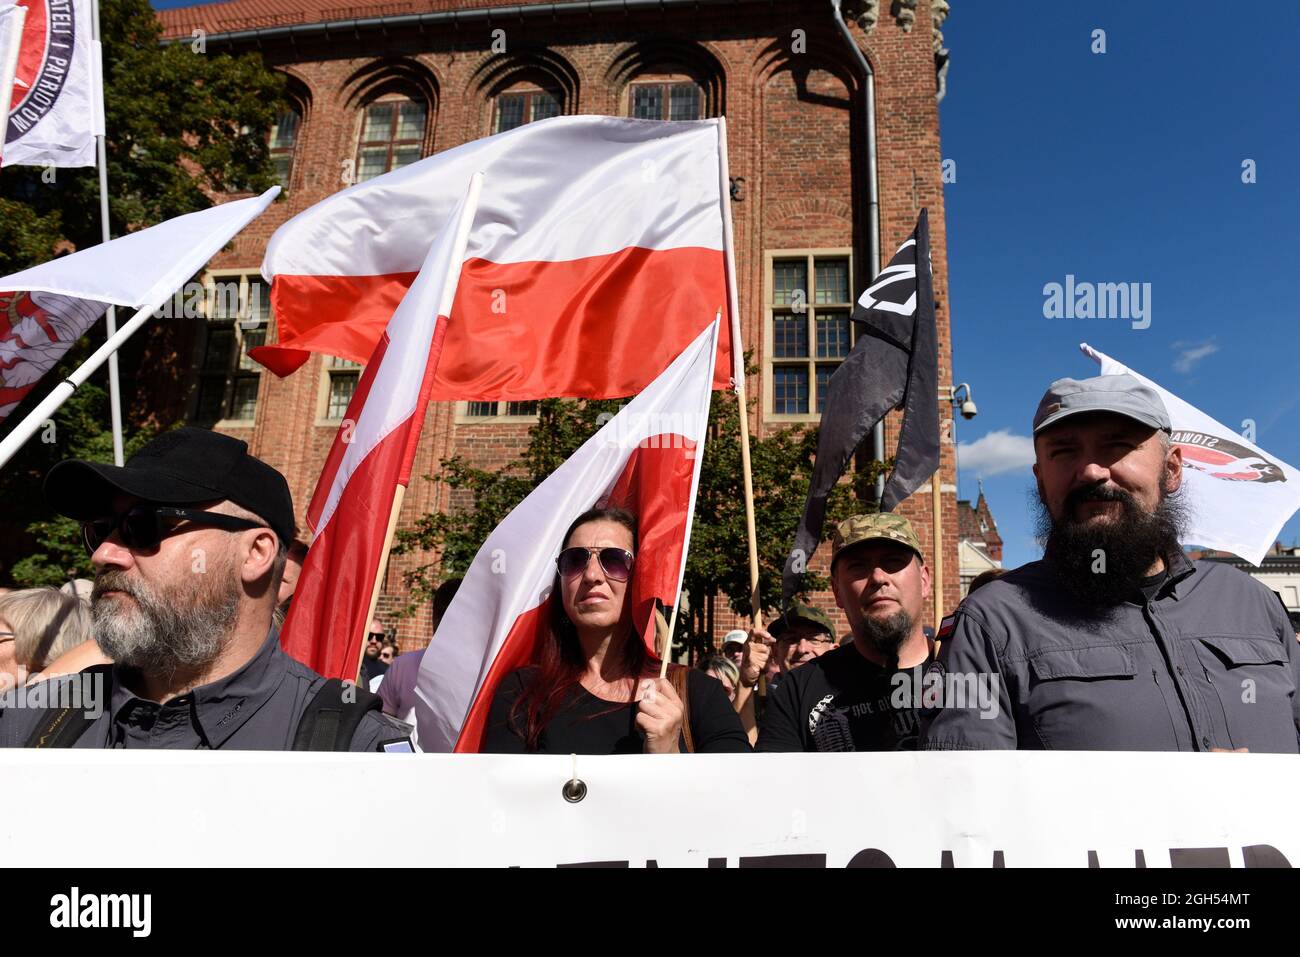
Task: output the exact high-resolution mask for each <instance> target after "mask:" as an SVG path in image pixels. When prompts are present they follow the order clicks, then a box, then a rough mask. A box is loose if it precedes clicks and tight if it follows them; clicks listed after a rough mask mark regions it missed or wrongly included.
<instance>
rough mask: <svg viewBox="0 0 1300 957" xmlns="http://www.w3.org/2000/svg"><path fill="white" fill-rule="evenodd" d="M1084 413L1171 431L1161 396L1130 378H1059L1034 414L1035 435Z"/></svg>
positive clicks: (1048, 390) (1111, 376)
mask: <svg viewBox="0 0 1300 957" xmlns="http://www.w3.org/2000/svg"><path fill="white" fill-rule="evenodd" d="M1082 412H1114V413H1115V414H1116V415H1123V416H1127V417H1128V418H1130V419H1133V420H1134V421H1136V422H1141V423H1142V424H1143V425H1146V426H1150V427H1151V428H1153V429H1163V430H1164V431H1165V432H1172V431H1173V429H1172V427H1171V426H1170V424H1169V411H1168V410H1167V409H1166V408H1165V404H1164V402H1163V401H1162V400H1161V398H1160V394H1159V393H1158V392H1156V390H1155V389H1153V388H1151V387H1150V386H1149V385H1143V384H1142V383H1141V382H1139V381H1138V380H1137V379H1135V378H1134V377H1133V376H1131V375H1099V376H1093V377H1092V378H1091V379H1057V380H1056V381H1055V382H1053V383H1052V384H1051V385H1050V386H1048V388H1047V391H1046V392H1044V393H1043V398H1042V401H1040V402H1039V403H1038V411H1037V412H1035V413H1034V435H1038V434H1039V433H1040V432H1042V431H1043V430H1044V429H1047V428H1050V427H1051V426H1053V425H1055V424H1056V423H1057V422H1060V421H1061V420H1062V419H1065V418H1069V417H1070V416H1072V415H1078V414H1080V413H1082Z"/></svg>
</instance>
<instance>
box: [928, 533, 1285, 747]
mask: <svg viewBox="0 0 1300 957" xmlns="http://www.w3.org/2000/svg"><path fill="white" fill-rule="evenodd" d="M1168 568H1169V577H1168V578H1167V579H1166V580H1165V582H1164V584H1163V586H1162V587H1161V588H1160V589H1159V591H1158V592H1157V593H1156V595H1155V596H1154V597H1153V598H1151V599H1149V600H1145V601H1141V602H1140V601H1138V600H1134V601H1130V602H1124V603H1123V604H1121V605H1119V606H1118V607H1116V608H1115V609H1113V614H1112V615H1110V617H1108V618H1104V619H1103V618H1099V617H1096V616H1090V615H1085V614H1083V609H1081V608H1080V607H1079V606H1078V605H1077V604H1076V603H1075V602H1074V600H1073V599H1072V598H1071V597H1070V596H1069V594H1068V593H1066V592H1065V591H1064V590H1063V589H1062V587H1061V586H1060V585H1059V583H1058V582H1057V581H1056V579H1055V577H1054V575H1053V572H1052V569H1051V567H1050V566H1049V565H1048V564H1046V563H1045V562H1033V563H1030V564H1028V565H1025V566H1023V567H1021V568H1018V569H1016V570H1015V571H1012V572H1009V573H1008V574H1006V575H1004V576H1002V577H1001V578H1000V579H998V580H997V581H994V582H992V583H990V584H988V585H986V586H985V587H983V588H981V589H980V590H979V591H977V592H976V593H975V594H974V595H971V596H969V597H968V598H967V599H966V601H965V602H963V603H962V606H961V608H960V609H959V611H958V613H957V620H956V623H955V625H954V627H953V633H952V634H951V636H950V637H949V638H948V640H947V641H945V642H944V644H943V648H942V650H941V652H940V657H939V666H938V668H936V671H937V670H939V669H942V672H943V689H944V690H945V691H946V692H947V694H946V695H945V697H944V698H943V700H942V704H943V707H937V708H933V709H926V710H924V711H923V712H922V716H921V735H922V738H921V741H922V747H924V748H928V749H932V750H943V749H958V748H960V749H975V748H1021V749H1038V748H1055V749H1064V750H1079V751H1087V750H1122V751H1207V750H1209V749H1210V748H1224V749H1228V750H1233V749H1236V748H1247V749H1249V750H1250V751H1272V752H1284V753H1290V754H1295V753H1297V751H1300V743H1298V742H1300V738H1298V733H1300V696H1297V692H1296V689H1297V685H1298V684H1300V653H1298V652H1300V648H1298V647H1297V642H1296V636H1295V632H1294V630H1293V629H1292V627H1291V623H1290V621H1289V620H1288V619H1287V616H1286V614H1285V612H1284V610H1283V608H1282V605H1281V603H1280V602H1279V601H1278V600H1277V596H1276V595H1274V594H1273V593H1272V592H1271V591H1269V590H1268V589H1267V588H1265V587H1264V585H1263V584H1261V583H1260V582H1258V581H1256V580H1255V579H1253V578H1251V577H1250V576H1249V575H1247V574H1245V573H1244V572H1241V571H1238V570H1237V569H1235V568H1231V567H1229V566H1227V565H1221V564H1216V563H1213V562H1197V563H1195V564H1193V563H1192V562H1190V561H1189V560H1188V559H1187V558H1186V556H1184V555H1183V554H1182V553H1181V551H1180V552H1179V553H1177V554H1176V555H1173V556H1170V557H1169V559H1168ZM927 680H929V676H927ZM979 682H984V683H985V684H986V686H990V684H991V687H992V689H993V691H994V692H995V693H994V694H993V695H992V696H991V697H990V696H989V695H985V696H984V702H983V703H984V704H985V705H994V704H995V706H985V707H977V706H976V704H975V703H974V702H975V700H976V695H974V694H973V693H968V694H966V695H965V698H966V701H965V702H964V703H963V702H962V701H961V700H960V698H959V696H958V694H957V693H954V692H955V691H957V690H958V686H959V685H963V684H964V686H965V688H967V689H971V688H975V687H978V686H979V685H978V683H979Z"/></svg>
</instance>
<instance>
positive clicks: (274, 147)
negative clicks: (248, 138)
mask: <svg viewBox="0 0 1300 957" xmlns="http://www.w3.org/2000/svg"><path fill="white" fill-rule="evenodd" d="M300 126H302V114H301V113H299V112H298V110H297V109H296V108H295V107H292V106H290V107H289V108H288V109H286V110H285V111H284V112H283V113H281V114H280V115H279V116H277V117H276V118H275V123H274V124H273V125H272V127H271V135H270V137H269V143H268V145H269V146H270V149H271V162H272V163H273V164H274V165H275V181H276V182H277V183H279V184H280V185H281V186H282V187H283V188H285V189H288V188H289V177H291V176H292V175H293V153H294V150H295V149H296V148H297V146H298V128H299V127H300Z"/></svg>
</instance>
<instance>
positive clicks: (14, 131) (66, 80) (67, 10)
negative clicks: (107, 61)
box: [0, 0, 103, 166]
mask: <svg viewBox="0 0 1300 957" xmlns="http://www.w3.org/2000/svg"><path fill="white" fill-rule="evenodd" d="M23 6H25V7H26V8H27V22H26V24H25V25H24V27H23V42H22V48H21V52H20V53H19V57H18V70H17V73H16V75H15V78H14V89H13V101H12V103H11V104H10V107H9V115H8V121H9V122H8V124H7V126H6V128H5V142H4V149H3V150H0V154H2V155H3V157H4V165H6V166H14V165H26V166H43V165H45V164H47V163H49V164H52V165H54V166H94V165H95V133H96V132H103V119H102V112H103V98H102V91H101V89H100V88H101V86H102V76H101V69H102V68H101V67H99V60H98V57H97V55H96V52H95V51H94V50H93V49H92V40H91V24H90V18H91V9H90V0H23Z"/></svg>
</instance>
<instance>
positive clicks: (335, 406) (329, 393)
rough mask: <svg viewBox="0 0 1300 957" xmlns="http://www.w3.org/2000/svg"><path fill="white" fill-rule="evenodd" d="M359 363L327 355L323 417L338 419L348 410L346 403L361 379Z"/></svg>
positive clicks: (349, 400)
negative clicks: (326, 379) (327, 380)
mask: <svg viewBox="0 0 1300 957" xmlns="http://www.w3.org/2000/svg"><path fill="white" fill-rule="evenodd" d="M361 368H362V367H361V363H359V362H353V361H352V360H351V359H340V358H339V357H338V356H328V357H327V358H326V360H325V374H326V376H327V378H328V379H329V382H328V383H327V384H326V395H325V418H327V419H333V420H336V421H337V420H339V419H342V418H343V417H344V416H345V415H347V412H348V403H350V402H351V401H352V394H353V393H354V392H356V391H357V383H358V382H360V381H361Z"/></svg>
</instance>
